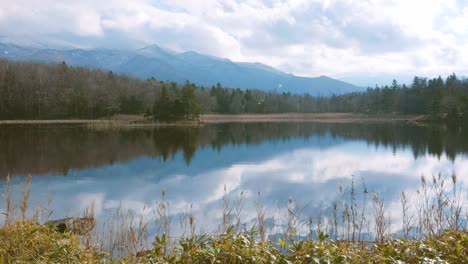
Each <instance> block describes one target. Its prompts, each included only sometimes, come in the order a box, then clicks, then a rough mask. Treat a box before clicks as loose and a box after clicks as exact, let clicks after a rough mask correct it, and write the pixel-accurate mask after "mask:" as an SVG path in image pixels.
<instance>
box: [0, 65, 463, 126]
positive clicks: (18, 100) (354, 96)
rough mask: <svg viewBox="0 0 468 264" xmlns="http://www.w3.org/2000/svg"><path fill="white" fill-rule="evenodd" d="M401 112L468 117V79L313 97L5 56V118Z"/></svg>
mask: <svg viewBox="0 0 468 264" xmlns="http://www.w3.org/2000/svg"><path fill="white" fill-rule="evenodd" d="M210 112H215V113H225V114H242V113H286V112H299V113H322V112H355V113H369V114H374V113H400V114H426V115H430V116H431V117H432V119H442V118H444V119H446V120H454V121H460V122H465V123H468V121H467V120H468V114H467V113H468V81H467V80H461V79H459V78H457V76H455V74H453V75H451V76H449V77H448V78H447V79H445V80H443V79H442V78H441V77H439V78H435V79H427V78H421V77H415V78H414V80H413V83H412V84H411V85H410V86H407V85H399V84H398V83H397V82H396V81H394V82H393V84H392V85H391V86H383V87H375V88H369V89H367V91H365V92H359V93H350V94H344V95H335V96H331V97H313V96H310V95H308V94H305V95H297V94H291V93H276V92H263V91H259V90H240V89H226V88H223V87H222V86H221V84H217V85H216V86H213V87H199V86H196V85H195V84H193V83H190V82H186V83H185V84H183V85H180V84H176V83H174V82H162V81H157V80H155V79H154V78H151V79H148V80H146V81H143V80H139V79H135V78H130V77H127V76H125V75H118V74H114V73H112V72H106V71H102V70H91V69H86V68H82V67H70V66H68V65H67V64H65V63H61V64H57V65H50V64H35V63H21V62H10V61H7V60H0V119H63V118H81V119H94V118H101V117H107V116H112V115H115V114H145V115H146V116H148V117H152V118H153V119H155V120H159V121H172V120H196V119H198V116H199V114H200V113H210Z"/></svg>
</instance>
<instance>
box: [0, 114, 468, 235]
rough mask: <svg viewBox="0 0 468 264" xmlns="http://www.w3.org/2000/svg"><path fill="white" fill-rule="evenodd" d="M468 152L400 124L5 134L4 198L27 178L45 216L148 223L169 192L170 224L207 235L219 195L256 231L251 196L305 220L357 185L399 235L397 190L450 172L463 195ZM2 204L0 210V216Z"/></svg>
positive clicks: (444, 132) (431, 132) (445, 135)
mask: <svg viewBox="0 0 468 264" xmlns="http://www.w3.org/2000/svg"><path fill="white" fill-rule="evenodd" d="M467 153H468V131H466V130H464V129H462V128H452V129H450V128H447V127H442V126H418V125H409V124H400V123H392V124H383V123H379V124H368V123H365V124H324V123H247V124H242V123H235V124H217V125H206V126H203V127H199V128H196V127H167V128H161V127H158V128H114V129H108V128H96V127H95V128H91V127H87V126H83V125H22V126H19V125H4V126H0V189H2V190H3V189H4V187H5V178H6V176H7V175H10V176H11V179H12V189H13V190H12V191H13V194H14V197H15V199H16V203H18V202H19V193H20V189H21V186H22V185H23V184H24V182H25V181H26V176H27V175H29V174H30V175H32V186H31V194H30V207H32V208H34V207H36V206H41V205H42V206H49V207H51V209H52V210H53V213H52V215H51V218H61V217H64V216H66V215H74V214H79V213H80V212H81V211H82V210H83V209H84V208H86V207H87V206H89V204H91V203H94V205H95V213H96V216H97V218H98V220H99V219H100V218H101V219H104V218H105V217H107V216H108V215H109V214H111V213H112V212H113V211H115V209H116V208H124V209H131V210H133V211H134V212H135V213H136V214H141V215H145V214H148V215H150V214H152V213H153V212H154V209H155V208H156V207H157V203H158V200H159V199H160V196H161V192H162V190H163V189H165V190H167V197H166V199H167V200H168V201H170V204H171V207H170V210H169V214H170V217H172V218H173V219H174V222H177V220H176V218H177V217H178V215H180V214H181V213H183V212H186V211H187V210H188V208H191V210H192V211H193V212H194V214H195V215H196V217H197V219H199V221H200V222H203V227H204V229H205V231H210V230H215V229H216V228H217V227H218V226H219V224H220V222H221V210H220V207H221V204H222V199H223V197H224V195H225V194H226V193H228V194H232V196H233V197H234V196H236V195H239V194H240V193H241V192H242V193H243V195H244V197H245V198H244V202H245V208H244V211H243V221H245V222H246V223H253V222H254V219H255V214H256V213H255V208H254V201H255V200H256V199H261V200H262V202H263V203H264V204H265V206H266V207H268V208H271V210H270V211H269V213H270V215H269V217H270V218H274V217H275V215H276V217H277V218H279V217H280V215H281V214H282V211H283V209H284V208H285V207H287V203H288V200H291V199H294V201H295V202H296V203H298V204H301V205H303V207H304V208H305V209H304V210H303V213H304V214H305V215H319V214H325V213H326V212H327V211H329V210H330V208H331V206H332V203H333V201H335V200H336V199H337V198H339V194H338V187H339V186H344V188H348V187H347V186H350V184H351V182H352V181H353V180H354V181H355V183H356V185H357V186H361V184H362V181H364V183H365V185H366V188H367V189H368V191H369V193H379V195H380V196H381V197H383V198H384V199H385V201H387V203H388V210H389V215H390V218H391V221H392V224H393V225H394V227H393V229H398V222H400V221H401V213H400V209H397V208H398V206H397V204H398V203H399V195H400V193H401V192H402V191H405V192H408V193H410V194H411V193H415V191H416V189H417V188H418V185H419V184H420V177H421V175H426V176H427V177H431V176H432V175H434V174H438V173H439V172H440V173H442V175H447V176H449V175H450V174H451V173H452V172H455V173H457V175H458V179H459V182H460V183H462V184H464V185H465V186H466V184H467V182H468V156H467ZM225 190H226V191H225ZM259 194H260V197H261V198H258V197H259ZM49 197H53V200H52V202H51V203H49V202H48V199H49ZM46 204H47V205H46ZM4 206H5V203H4V201H0V211H3V209H4ZM174 229H177V227H174Z"/></svg>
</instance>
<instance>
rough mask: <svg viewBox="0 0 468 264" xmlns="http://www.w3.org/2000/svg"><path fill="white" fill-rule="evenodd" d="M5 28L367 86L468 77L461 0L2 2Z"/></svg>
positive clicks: (466, 7)
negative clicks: (381, 79)
mask: <svg viewBox="0 0 468 264" xmlns="http://www.w3.org/2000/svg"><path fill="white" fill-rule="evenodd" d="M0 22H1V23H0V31H1V32H2V35H4V36H7V37H15V36H30V37H32V38H36V39H37V40H39V41H42V42H44V41H45V42H52V43H57V42H61V43H67V42H70V43H74V44H75V45H76V46H79V47H102V46H104V47H109V46H110V47H112V48H138V47H141V46H144V45H148V44H153V43H157V44H160V45H162V46H165V47H168V48H172V49H175V50H196V51H199V52H203V53H209V54H211V55H215V56H222V57H227V58H229V59H232V60H237V61H239V60H241V61H260V62H263V63H266V64H270V65H272V66H275V67H278V68H280V69H282V70H284V71H288V72H293V73H295V74H299V75H309V76H317V75H331V76H333V77H339V78H344V79H347V80H354V81H356V82H360V83H361V84H365V81H362V80H363V78H364V77H365V76H367V75H369V74H370V73H369V72H371V73H372V74H373V75H375V76H381V75H391V76H395V77H398V76H403V75H405V74H408V73H409V72H410V73H412V74H413V73H414V74H418V75H429V76H433V75H438V74H442V75H445V74H449V73H451V72H457V73H459V75H464V74H468V55H467V54H466V52H465V51H464V49H465V47H467V46H468V3H467V2H466V1H460V0H458V1H457V0H413V1H407V0H394V1H389V0H373V1H370V0H369V1H353V0H323V1H320V0H312V1H307V0H293V1H284V0H274V1H273V0H272V1H266V0H245V1H235V0H205V1H193V0H190V1H189V0H171V1H169V0H160V1H149V0H134V1H131V2H129V1H123V0H114V1H106V2H96V1H89V0H82V1H69V0H68V1H57V0H44V1H38V0H17V1H13V2H12V1H6V0H0ZM368 84H372V83H368Z"/></svg>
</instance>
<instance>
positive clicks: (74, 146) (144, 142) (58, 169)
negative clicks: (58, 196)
mask: <svg viewBox="0 0 468 264" xmlns="http://www.w3.org/2000/svg"><path fill="white" fill-rule="evenodd" d="M312 136H317V137H320V136H329V138H331V139H333V138H337V137H339V138H343V139H345V140H346V139H353V140H365V141H367V142H368V143H369V144H372V145H376V146H385V147H387V148H393V149H394V151H397V150H398V149H400V148H403V147H406V148H407V147H409V148H411V149H412V151H413V153H414V156H415V157H418V156H421V155H425V154H427V153H429V154H431V155H436V156H439V157H440V156H441V155H442V154H443V153H445V154H446V155H447V156H448V157H449V158H450V159H454V158H455V157H456V155H457V154H460V153H467V152H468V132H467V129H463V128H447V127H440V126H410V125H404V124H325V123H246V124H242V123H232V124H217V125H207V126H203V127H199V128H197V127H166V128H162V127H157V128H132V129H126V128H120V129H96V128H89V127H86V126H76V125H38V126H36V125H25V126H8V125H7V126H1V127H0V149H1V151H0V177H5V176H6V175H7V174H11V175H25V174H45V173H59V174H63V175H66V174H67V173H68V171H69V170H70V169H82V168H88V167H99V166H104V165H109V164H113V163H115V162H125V161H127V160H130V159H134V158H137V157H141V156H150V157H161V158H162V159H164V160H167V159H168V158H171V157H173V156H174V155H176V154H178V153H183V156H184V159H185V161H186V163H187V164H189V163H190V161H191V159H192V158H193V156H194V155H195V153H196V150H197V148H199V147H206V146H209V147H212V148H214V149H218V150H221V149H222V147H223V146H224V145H226V144H234V145H235V144H256V143H261V142H263V141H267V140H269V141H278V140H281V141H284V140H288V139H291V138H310V137H312ZM327 142H329V143H327V144H331V143H332V142H333V140H331V141H330V140H329V141H327ZM322 146H323V144H322Z"/></svg>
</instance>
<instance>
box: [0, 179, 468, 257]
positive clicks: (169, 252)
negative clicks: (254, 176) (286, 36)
mask: <svg viewBox="0 0 468 264" xmlns="http://www.w3.org/2000/svg"><path fill="white" fill-rule="evenodd" d="M31 181H32V178H31V177H28V179H27V181H26V183H25V184H24V186H23V188H22V195H21V200H20V203H19V210H18V209H16V208H14V206H13V204H14V203H13V202H12V201H11V193H10V178H9V177H7V180H6V185H5V186H6V188H5V190H4V198H5V204H6V207H5V210H6V211H5V212H3V213H4V215H5V217H4V222H3V225H2V226H1V228H0V263H21V262H43V263H49V262H52V263H71V262H80V263H82V262H88V263H95V262H114V261H121V262H129V263H136V262H148V263H160V262H169V263H172V262H176V263H210V262H211V263H215V262H220V263H288V262H296V263H302V262H311V261H319V263H322V262H324V263H327V262H332V263H362V262H360V261H365V262H366V263H381V262H388V263H397V261H398V260H401V261H406V262H410V263H419V262H430V261H435V262H440V263H457V261H458V263H462V262H463V261H465V260H468V231H467V223H468V221H467V219H468V211H467V206H466V199H465V197H466V195H467V193H466V191H463V190H464V189H463V188H462V186H461V185H460V184H459V183H458V182H457V177H456V175H455V174H453V175H451V176H450V177H443V176H442V175H440V174H439V175H435V176H433V177H432V179H431V181H428V180H426V178H425V177H422V178H421V185H420V187H419V189H418V191H417V193H416V199H417V202H416V203H411V202H409V201H408V196H407V194H406V193H404V192H403V193H401V197H400V198H401V199H400V200H401V210H402V213H403V219H402V223H401V230H400V231H399V232H398V233H392V232H391V230H390V228H389V216H388V209H387V208H388V205H387V204H386V203H385V201H384V200H383V199H382V198H381V197H380V196H379V194H377V193H374V194H372V199H371V201H370V203H368V201H367V200H368V198H367V196H368V194H369V192H368V190H367V187H366V185H365V183H364V181H362V185H361V186H362V188H361V189H360V188H356V186H355V182H354V179H353V181H352V183H351V186H349V187H348V188H345V189H344V188H342V187H339V189H338V198H337V200H336V201H335V202H334V203H333V207H332V208H331V210H328V211H323V213H320V214H319V215H316V216H310V215H305V214H304V211H305V208H307V206H308V205H305V206H300V205H299V204H298V203H297V202H296V201H295V200H294V199H293V197H291V198H290V199H289V200H288V202H287V206H286V211H285V212H284V214H283V217H282V218H280V219H276V222H277V223H280V227H281V228H282V230H281V231H280V235H279V237H278V236H273V234H271V233H269V231H271V230H269V229H268V228H267V227H266V224H265V222H266V219H268V218H269V217H271V218H274V216H273V215H272V214H271V213H270V210H268V209H267V208H266V207H265V206H264V205H263V203H262V202H261V199H260V194H258V197H257V199H256V201H255V209H256V220H255V221H254V222H255V224H254V226H252V227H251V228H249V227H246V226H245V224H244V223H243V210H244V205H245V199H244V198H245V193H244V192H240V193H239V194H238V195H235V196H233V195H232V194H231V193H230V192H228V190H227V189H225V195H224V198H223V199H222V204H221V210H220V216H221V219H222V223H221V225H220V229H219V231H218V233H215V234H213V235H207V234H203V233H200V232H197V231H196V230H197V224H196V223H197V222H196V219H195V217H194V215H193V212H192V206H191V207H190V209H189V210H188V211H187V212H185V213H183V214H181V216H180V221H179V224H180V226H181V229H182V230H183V231H182V236H181V237H173V236H171V218H170V217H169V216H170V212H169V209H170V206H171V204H170V201H169V200H168V199H167V197H166V196H167V191H166V189H163V191H162V193H161V197H160V200H159V202H158V203H157V207H156V209H155V211H154V212H153V217H146V216H147V215H150V214H142V215H136V214H135V213H134V212H133V211H131V210H122V209H121V208H119V209H117V210H116V211H115V213H114V214H113V215H112V216H111V217H109V218H108V219H107V220H105V222H104V223H101V224H102V225H101V226H100V228H97V229H95V230H94V231H93V232H91V233H89V234H87V235H85V236H77V235H74V234H71V233H58V232H57V231H56V230H55V229H51V228H50V227H47V226H44V225H41V224H40V223H39V221H38V215H39V213H38V211H40V210H43V209H35V212H34V213H33V214H29V213H28V212H29V211H30V209H29V206H28V199H29V190H30V188H31ZM358 201H361V202H358ZM368 210H369V211H368ZM44 212H46V213H47V212H50V210H45V211H44ZM49 215H50V214H49ZM83 217H86V218H89V219H94V206H93V205H90V207H89V208H87V209H86V210H85V211H84V212H83ZM201 221H202V219H201ZM153 223H154V224H156V229H155V230H157V231H156V233H155V234H150V232H149V230H150V225H152V224H153ZM395 237H397V238H395ZM444 261H447V262H444ZM454 261H455V262H454ZM460 261H461V262H460Z"/></svg>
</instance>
